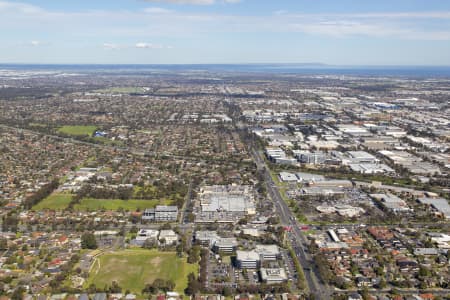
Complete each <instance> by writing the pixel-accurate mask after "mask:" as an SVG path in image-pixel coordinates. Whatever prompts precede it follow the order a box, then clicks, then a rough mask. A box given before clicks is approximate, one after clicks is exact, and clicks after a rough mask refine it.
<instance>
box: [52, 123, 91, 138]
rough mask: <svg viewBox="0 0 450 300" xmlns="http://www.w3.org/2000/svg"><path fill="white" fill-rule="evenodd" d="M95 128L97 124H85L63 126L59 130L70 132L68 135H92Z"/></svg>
mask: <svg viewBox="0 0 450 300" xmlns="http://www.w3.org/2000/svg"><path fill="white" fill-rule="evenodd" d="M95 130H97V126H92V125H89V126H84V125H78V126H63V127H61V128H59V129H58V132H60V133H64V134H68V135H88V136H92V134H94V132H95Z"/></svg>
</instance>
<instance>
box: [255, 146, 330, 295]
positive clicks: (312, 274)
mask: <svg viewBox="0 0 450 300" xmlns="http://www.w3.org/2000/svg"><path fill="white" fill-rule="evenodd" d="M252 154H253V158H254V161H255V163H256V165H257V168H258V170H262V171H263V172H264V181H265V183H266V186H267V191H268V195H269V196H270V198H271V200H272V201H273V203H274V205H275V208H276V211H277V212H278V215H279V217H280V221H281V223H282V224H283V225H285V226H290V227H291V228H292V229H291V231H290V232H289V234H288V238H289V242H290V243H291V245H292V248H293V249H294V252H295V254H296V255H297V259H298V261H299V262H300V265H301V266H302V268H303V273H304V274H305V280H306V283H307V285H308V289H309V291H310V294H312V295H314V297H315V299H324V300H325V299H331V294H332V291H331V290H330V288H329V287H328V286H327V285H326V284H325V283H324V282H323V281H322V280H321V279H320V274H319V272H318V269H317V267H316V265H315V264H314V261H313V259H312V257H311V255H310V254H309V253H308V250H307V249H308V240H307V239H306V237H305V236H304V234H303V233H302V231H301V230H300V224H299V223H298V222H297V219H296V218H295V216H294V214H293V213H292V211H291V210H290V209H289V207H288V205H287V203H286V202H285V201H284V200H283V198H282V197H281V194H280V191H279V190H278V186H277V185H276V184H275V182H274V181H273V179H272V176H271V174H270V170H269V168H268V166H267V164H266V162H265V160H264V157H263V154H262V153H261V152H259V151H258V150H256V149H253V150H252Z"/></svg>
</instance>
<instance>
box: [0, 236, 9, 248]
mask: <svg viewBox="0 0 450 300" xmlns="http://www.w3.org/2000/svg"><path fill="white" fill-rule="evenodd" d="M6 249H8V240H7V239H6V238H3V237H2V238H0V250H2V251H5V250H6Z"/></svg>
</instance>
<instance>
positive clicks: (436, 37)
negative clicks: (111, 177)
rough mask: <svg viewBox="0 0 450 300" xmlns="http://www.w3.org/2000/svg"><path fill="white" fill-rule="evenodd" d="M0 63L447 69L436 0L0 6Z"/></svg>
mask: <svg viewBox="0 0 450 300" xmlns="http://www.w3.org/2000/svg"><path fill="white" fill-rule="evenodd" d="M0 27H1V28H2V34H1V35H0V36H1V42H0V63H44V64H93V63H96V64H233V63H323V64H330V65H380V66H381V65H429V66H450V3H449V2H447V1H438V0H428V1H425V0H421V1H419V0H396V1H386V0H381V1H376V2H375V1H350V0H341V1H335V0H334V1H333V0H317V1H312V0H298V1H287V0H284V1H257V0H117V1H105V0H98V1H97V0H96V1H85V0H80V1H51V0H40V1H39V0H25V1H0Z"/></svg>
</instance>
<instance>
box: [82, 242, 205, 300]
mask: <svg viewBox="0 0 450 300" xmlns="http://www.w3.org/2000/svg"><path fill="white" fill-rule="evenodd" d="M191 272H193V273H194V274H197V272H198V265H197V264H194V265H191V264H188V263H187V262H186V258H179V257H177V255H176V253H175V252H159V251H157V250H146V249H127V250H123V251H118V252H113V253H105V254H103V255H101V256H100V257H99V258H98V259H97V260H96V261H95V262H94V264H93V267H92V269H91V272H90V274H89V278H88V280H87V281H86V285H85V287H88V286H89V285H90V284H92V283H94V284H95V285H96V286H97V287H100V288H102V287H104V286H105V285H111V283H112V282H113V281H116V282H117V283H118V284H119V285H120V286H121V287H122V290H127V289H128V290H130V291H131V292H132V293H136V294H141V292H142V289H143V288H144V286H145V284H147V283H152V282H153V280H155V279H156V278H161V279H165V280H168V279H172V280H173V281H174V282H175V284H176V287H175V290H176V291H177V292H180V293H181V294H183V291H184V289H185V288H186V286H187V275H188V274H189V273H191Z"/></svg>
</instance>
